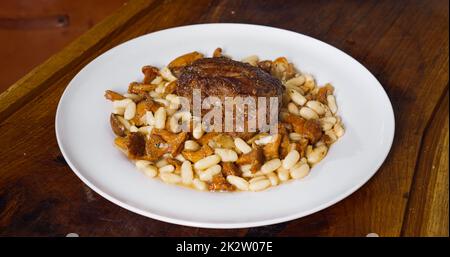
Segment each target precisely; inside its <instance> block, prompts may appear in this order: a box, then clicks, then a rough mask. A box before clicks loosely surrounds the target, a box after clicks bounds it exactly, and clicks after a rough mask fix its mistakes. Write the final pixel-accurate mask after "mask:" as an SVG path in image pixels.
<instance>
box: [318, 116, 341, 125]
mask: <svg viewBox="0 0 450 257" xmlns="http://www.w3.org/2000/svg"><path fill="white" fill-rule="evenodd" d="M320 121H323V122H328V123H331V124H333V125H334V124H336V122H337V119H336V118H335V117H331V116H330V117H323V118H321V119H320Z"/></svg>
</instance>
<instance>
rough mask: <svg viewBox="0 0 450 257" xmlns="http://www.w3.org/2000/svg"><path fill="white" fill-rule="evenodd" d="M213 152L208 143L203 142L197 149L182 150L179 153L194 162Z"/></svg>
mask: <svg viewBox="0 0 450 257" xmlns="http://www.w3.org/2000/svg"><path fill="white" fill-rule="evenodd" d="M213 153H214V150H213V149H212V148H211V147H209V145H208V144H205V145H203V146H202V148H200V149H199V150H197V151H195V152H194V151H186V150H184V151H182V152H181V154H182V155H183V157H184V158H186V159H187V160H189V161H191V162H192V163H195V162H197V161H199V160H201V159H203V158H205V157H207V156H210V155H212V154H213Z"/></svg>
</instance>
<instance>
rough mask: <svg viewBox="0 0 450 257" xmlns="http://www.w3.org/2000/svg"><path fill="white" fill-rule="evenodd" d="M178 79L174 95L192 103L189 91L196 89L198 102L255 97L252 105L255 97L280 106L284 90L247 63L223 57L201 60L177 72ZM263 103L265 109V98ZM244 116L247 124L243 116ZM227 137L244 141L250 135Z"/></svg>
mask: <svg viewBox="0 0 450 257" xmlns="http://www.w3.org/2000/svg"><path fill="white" fill-rule="evenodd" d="M178 75H179V78H178V86H177V89H176V94H177V95H179V96H183V97H186V98H188V99H192V92H193V89H199V90H201V95H202V100H203V99H204V98H205V97H208V96H215V97H218V98H220V99H221V100H222V103H224V99H225V97H236V96H241V97H247V96H250V97H255V101H256V98H257V97H278V101H279V104H280V106H281V96H282V94H283V90H284V86H283V85H282V84H281V82H280V81H279V80H278V79H276V78H274V77H273V76H271V75H270V74H269V73H267V72H266V71H264V70H262V69H261V68H259V67H254V66H251V65H249V64H247V63H242V62H238V61H233V60H231V59H228V58H224V57H217V58H202V59H199V60H196V61H194V62H193V63H192V64H191V65H188V66H186V67H184V68H183V69H181V70H180V72H179V73H178ZM266 103H267V106H268V104H269V99H268V98H267V100H266ZM207 111H208V110H206V111H204V112H207ZM244 115H245V117H246V119H245V120H247V113H244ZM245 132H247V129H245ZM231 134H233V135H239V136H243V137H248V136H250V135H251V134H252V133H245V134H242V133H231Z"/></svg>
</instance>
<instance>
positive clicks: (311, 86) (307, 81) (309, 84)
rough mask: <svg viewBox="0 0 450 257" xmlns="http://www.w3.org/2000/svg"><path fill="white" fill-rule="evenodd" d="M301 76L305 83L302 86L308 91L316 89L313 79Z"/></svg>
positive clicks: (307, 75)
mask: <svg viewBox="0 0 450 257" xmlns="http://www.w3.org/2000/svg"><path fill="white" fill-rule="evenodd" d="M303 76H304V77H305V83H304V84H303V86H304V87H305V88H307V89H308V90H312V89H314V88H315V87H316V82H315V81H314V78H313V77H312V76H311V75H310V74H303Z"/></svg>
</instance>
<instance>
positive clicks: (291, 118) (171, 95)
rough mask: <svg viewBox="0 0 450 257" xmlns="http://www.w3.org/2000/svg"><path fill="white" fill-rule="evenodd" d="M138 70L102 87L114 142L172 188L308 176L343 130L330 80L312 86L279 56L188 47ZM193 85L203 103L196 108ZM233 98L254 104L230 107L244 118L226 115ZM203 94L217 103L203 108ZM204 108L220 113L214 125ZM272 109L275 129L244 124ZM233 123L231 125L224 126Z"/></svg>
mask: <svg viewBox="0 0 450 257" xmlns="http://www.w3.org/2000/svg"><path fill="white" fill-rule="evenodd" d="M142 73H143V75H144V78H143V79H142V81H137V82H131V83H130V84H129V85H128V90H127V92H126V93H123V94H122V93H119V92H115V91H112V90H107V91H106V92H105V98H106V99H108V100H109V101H111V102H112V113H111V114H110V117H109V120H110V121H109V122H110V125H111V129H112V132H113V134H114V135H115V140H114V145H115V146H116V147H117V148H118V149H119V150H121V151H122V152H123V153H124V154H125V155H126V156H127V157H128V159H130V160H131V161H133V162H134V163H135V165H136V167H137V169H138V170H140V171H142V172H143V173H144V174H146V175H147V176H149V177H159V178H160V179H161V180H162V181H164V182H166V183H169V184H177V185H183V186H188V187H192V188H195V189H198V190H209V191H227V192H230V191H261V190H265V189H267V188H269V187H273V186H276V185H279V184H281V183H283V182H286V181H289V180H291V179H302V178H304V177H306V176H307V175H308V174H309V172H310V171H311V168H312V167H313V166H314V165H315V164H317V163H318V162H320V161H321V160H322V159H323V158H325V156H326V154H327V153H328V150H329V148H330V147H331V145H332V144H333V143H334V142H336V141H337V140H338V139H339V138H340V137H342V136H343V135H344V131H345V130H344V126H343V123H342V120H341V118H340V117H339V116H338V115H337V112H338V106H337V103H336V97H335V96H334V88H333V86H332V85H331V84H325V85H323V86H319V85H317V83H316V81H315V79H314V78H313V76H312V75H310V74H307V73H303V72H300V71H298V70H297V69H296V68H295V67H294V65H293V64H292V63H290V62H289V61H288V60H287V59H286V58H285V57H279V58H276V59H275V60H273V61H272V60H262V61H260V60H259V58H258V56H256V55H252V56H249V57H247V58H245V59H243V60H241V61H236V60H232V59H231V58H230V57H228V56H225V55H224V54H223V51H222V49H221V48H217V49H216V50H215V51H214V53H213V56H212V57H205V56H204V55H203V54H202V53H199V52H191V53H187V54H185V55H182V56H179V57H177V58H175V59H174V60H173V61H171V62H170V63H169V64H168V65H167V67H162V68H157V67H154V66H150V65H146V66H144V67H143V68H142ZM195 90H197V91H198V92H200V95H199V98H198V99H199V100H200V101H201V102H202V103H203V104H202V105H201V106H200V107H201V108H200V112H199V113H196V112H195V110H196V107H195V103H194V102H195V99H196V96H195V94H194V92H196V91H195ZM237 97H242V98H243V99H244V98H245V97H253V98H254V99H256V100H255V105H254V107H251V105H248V106H247V108H243V109H239V108H237V107H236V109H232V111H233V110H234V111H233V114H236V113H240V114H242V115H243V117H244V119H243V121H244V123H239V122H240V121H241V120H240V119H238V118H237V117H238V116H237V115H236V116H232V118H231V119H227V116H226V115H223V114H224V113H225V112H226V110H227V109H226V108H227V99H229V98H232V99H237ZM205 99H208V100H210V99H216V100H214V101H212V102H209V105H208V104H207V107H209V109H208V108H205V106H204V105H205ZM264 99H266V100H264ZM273 99H275V100H273ZM263 100H264V101H263ZM250 102H251V101H250ZM260 102H261V103H269V102H270V104H271V105H270V107H269V108H268V107H267V106H269V105H267V106H266V105H262V104H261V105H260ZM186 103H187V104H186ZM272 103H273V104H274V105H272ZM252 108H253V109H252ZM209 110H218V112H219V113H220V114H221V115H222V116H223V117H224V119H222V116H220V117H221V118H220V120H216V116H214V117H213V118H214V119H211V120H213V121H214V122H213V124H212V125H211V124H210V125H209V126H208V125H206V124H205V122H204V119H205V118H206V117H207V116H208V115H210V114H211V113H212V112H211V111H209ZM273 110H276V114H277V116H276V117H277V119H276V120H275V123H274V126H272V127H271V128H276V132H275V133H272V132H273V131H272V130H271V131H270V132H269V131H263V129H262V128H263V127H259V126H258V127H257V128H256V129H255V128H254V127H252V126H251V123H252V122H254V123H255V124H258V125H259V124H260V123H262V122H263V121H266V120H269V115H268V114H266V113H265V112H263V114H262V115H261V116H260V114H259V113H260V111H269V112H271V111H273ZM254 113H258V115H257V116H252V115H254ZM213 114H214V113H213ZM215 114H217V113H215ZM270 122H273V120H272V119H270ZM230 124H231V125H232V126H231V127H232V128H233V129H234V130H232V131H229V130H227V128H226V126H227V125H230ZM271 125H272V124H271ZM211 127H213V128H215V130H211ZM217 128H219V130H217Z"/></svg>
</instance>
